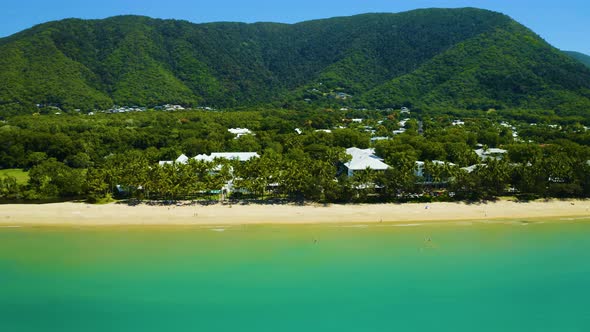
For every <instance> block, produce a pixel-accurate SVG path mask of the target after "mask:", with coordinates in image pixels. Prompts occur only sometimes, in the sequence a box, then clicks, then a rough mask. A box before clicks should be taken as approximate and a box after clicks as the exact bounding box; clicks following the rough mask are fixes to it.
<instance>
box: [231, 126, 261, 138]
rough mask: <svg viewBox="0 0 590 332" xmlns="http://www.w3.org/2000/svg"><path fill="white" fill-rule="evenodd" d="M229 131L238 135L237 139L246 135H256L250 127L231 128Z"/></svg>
mask: <svg viewBox="0 0 590 332" xmlns="http://www.w3.org/2000/svg"><path fill="white" fill-rule="evenodd" d="M227 131H229V132H230V133H232V134H234V135H236V137H235V138H236V139H238V138H240V137H242V136H244V135H254V133H252V131H251V130H250V129H248V128H229V129H228V130H227Z"/></svg>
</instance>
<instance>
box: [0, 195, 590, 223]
mask: <svg viewBox="0 0 590 332" xmlns="http://www.w3.org/2000/svg"><path fill="white" fill-rule="evenodd" d="M589 209H590V200H563V201H562V200H552V201H547V202H546V201H536V202H529V203H517V202H511V201H499V202H495V203H480V204H465V203H421V204H374V205H370V204H363V205H352V204H351V205H329V206H327V207H324V206H322V205H305V206H297V205H246V206H244V205H233V206H229V205H221V204H218V205H212V206H200V205H195V206H148V205H138V206H127V205H124V204H107V205H89V204H83V203H57V204H44V205H17V204H14V205H12V204H11V205H0V225H3V226H4V227H6V226H19V225H76V226H84V225H88V226H100V225H232V224H233V225H239V224H269V223H272V224H307V223H377V222H396V223H408V222H436V221H457V220H490V221H491V220H502V219H523V218H525V219H526V218H528V219H531V218H554V217H559V218H561V219H567V218H573V219H579V218H590V212H589Z"/></svg>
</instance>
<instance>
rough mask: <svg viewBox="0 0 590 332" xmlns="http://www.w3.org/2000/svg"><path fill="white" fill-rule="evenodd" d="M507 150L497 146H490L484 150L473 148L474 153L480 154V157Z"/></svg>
mask: <svg viewBox="0 0 590 332" xmlns="http://www.w3.org/2000/svg"><path fill="white" fill-rule="evenodd" d="M507 152H508V151H507V150H504V149H498V148H490V149H487V150H484V149H477V150H475V153H476V154H477V155H478V156H480V157H483V156H491V155H494V154H505V153H507Z"/></svg>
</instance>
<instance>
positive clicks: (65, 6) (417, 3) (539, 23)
mask: <svg viewBox="0 0 590 332" xmlns="http://www.w3.org/2000/svg"><path fill="white" fill-rule="evenodd" d="M0 3H1V6H0V37H6V36H9V35H11V34H13V33H16V32H18V31H21V30H24V29H27V28H30V27H32V26H33V25H36V24H39V23H44V22H48V21H53V20H60V19H64V18H71V17H75V18H85V19H91V18H105V17H110V16H115V15H127V14H134V15H145V16H150V17H154V18H164V19H167V18H173V19H182V20H187V21H190V22H194V23H204V22H217V21H238V22H246V23H252V22H281V23H296V22H301V21H306V20H311V19H319V18H328V17H334V16H348V15H354V14H362V13H373V12H394V13H395V12H402V11H408V10H412V9H417V8H432V7H438V8H455V7H477V8H484V9H490V10H494V11H498V12H502V13H504V14H507V15H509V16H511V17H512V18H514V19H516V20H517V21H518V22H520V23H522V24H524V25H526V26H527V27H529V28H531V29H532V30H533V31H535V32H536V33H538V34H539V35H540V36H541V37H543V38H544V39H545V40H546V41H548V42H549V43H551V44H552V45H553V46H555V47H557V48H560V49H563V50H571V51H578V52H583V53H586V54H590V22H589V21H590V0H558V1H556V0H100V1H93V0H0Z"/></svg>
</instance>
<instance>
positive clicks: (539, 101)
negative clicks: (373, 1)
mask: <svg viewBox="0 0 590 332" xmlns="http://www.w3.org/2000/svg"><path fill="white" fill-rule="evenodd" d="M164 103H174V104H183V105H189V106H194V105H209V106H238V105H245V106H251V105H263V104H266V105H267V104H274V105H277V106H286V107H290V106H293V105H298V104H300V105H306V104H308V103H311V104H315V105H324V106H325V105H353V106H375V107H383V106H399V105H412V106H414V107H422V108H433V107H441V106H444V107H455V108H482V109H487V108H490V107H495V108H502V107H527V108H552V109H553V108H555V109H558V110H564V112H565V111H566V110H567V111H578V110H590V70H589V69H587V68H586V67H584V66H583V65H581V64H580V63H578V62H577V61H574V60H573V59H571V58H570V57H568V56H566V55H565V54H563V53H561V52H560V51H559V50H557V49H555V48H553V47H552V46H551V45H549V44H547V43H546V42H545V41H543V40H542V39H541V38H540V37H539V36H537V35H535V34H534V33H533V32H531V31H530V30H528V29H527V28H525V27H524V26H522V25H520V24H518V23H517V22H515V21H513V20H512V19H510V18H509V17H508V16H505V15H503V14H499V13H495V12H491V11H486V10H480V9H473V8H464V9H423V10H415V11H410V12H405V13H399V14H363V15H356V16H351V17H337V18H331V19H324V20H315V21H307V22H302V23H297V24H279V23H255V24H244V23H231V22H221V23H207V24H192V23H189V22H186V21H177V20H160V19H151V18H148V17H140V16H118V17H112V18H108V19H104V20H80V19H67V20H62V21H56V22H49V23H45V24H41V25H38V26H35V27H33V28H31V29H28V30H25V31H22V32H20V33H17V34H15V35H12V36H10V37H7V38H3V39H0V112H1V111H2V110H4V111H7V110H14V109H23V110H25V109H27V110H30V109H31V108H33V107H34V106H33V105H35V104H50V105H59V106H60V107H62V108H63V109H65V110H70V109H73V108H81V109H85V110H90V109H94V108H106V107H110V106H112V105H113V104H119V105H129V106H131V105H140V106H153V105H158V104H164Z"/></svg>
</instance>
